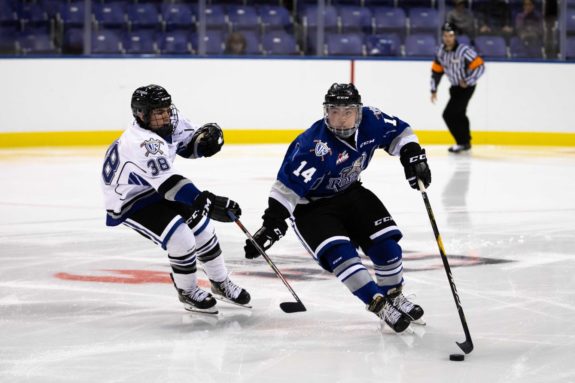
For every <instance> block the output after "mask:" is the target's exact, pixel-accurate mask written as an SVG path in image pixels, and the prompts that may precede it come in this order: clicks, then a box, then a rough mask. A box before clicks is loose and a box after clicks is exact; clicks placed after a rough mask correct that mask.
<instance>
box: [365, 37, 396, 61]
mask: <svg viewBox="0 0 575 383" xmlns="http://www.w3.org/2000/svg"><path fill="white" fill-rule="evenodd" d="M366 52H367V55H368V56H400V55H401V40H400V38H399V35H398V34H397V33H389V34H382V35H371V36H367V38H366Z"/></svg>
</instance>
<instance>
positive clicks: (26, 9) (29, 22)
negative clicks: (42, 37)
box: [17, 3, 50, 30]
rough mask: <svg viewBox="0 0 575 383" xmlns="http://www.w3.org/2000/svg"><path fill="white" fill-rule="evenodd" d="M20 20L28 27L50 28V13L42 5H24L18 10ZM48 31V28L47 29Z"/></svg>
mask: <svg viewBox="0 0 575 383" xmlns="http://www.w3.org/2000/svg"><path fill="white" fill-rule="evenodd" d="M17 14H18V19H19V20H20V21H21V22H23V23H24V24H25V25H26V26H33V27H40V26H42V27H49V26H50V20H49V19H48V13H47V12H46V11H45V10H44V8H43V7H42V6H41V5H40V4H36V3H22V4H21V5H20V7H19V9H18V12H17ZM46 30H48V28H46Z"/></svg>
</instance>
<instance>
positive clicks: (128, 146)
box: [102, 85, 250, 313]
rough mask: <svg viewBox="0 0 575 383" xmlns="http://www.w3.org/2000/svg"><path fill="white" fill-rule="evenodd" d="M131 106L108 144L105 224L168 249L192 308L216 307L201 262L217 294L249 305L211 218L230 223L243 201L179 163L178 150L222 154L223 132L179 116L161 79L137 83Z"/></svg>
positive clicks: (195, 155)
mask: <svg viewBox="0 0 575 383" xmlns="http://www.w3.org/2000/svg"><path fill="white" fill-rule="evenodd" d="M131 107H132V114H133V116H134V121H133V123H132V125H131V126H130V127H129V128H128V129H127V130H126V131H125V132H124V133H123V134H122V136H121V137H120V138H119V139H118V140H116V141H115V142H114V143H113V144H112V145H111V146H110V147H109V149H108V151H107V152H106V158H105V160H104V165H103V168H102V188H103V192H104V198H105V205H106V210H107V221H106V224H107V225H108V226H116V225H120V224H124V225H126V226H128V227H130V228H132V229H133V230H135V231H136V232H138V233H139V234H141V235H142V236H144V237H146V238H147V239H149V240H151V241H153V242H154V243H156V244H157V245H159V246H161V247H162V248H163V249H164V250H167V251H168V258H169V261H170V266H171V268H172V274H171V276H172V280H173V282H174V286H175V287H176V290H177V293H178V297H179V299H180V301H181V302H182V303H183V304H184V307H185V308H186V310H189V311H201V312H207V313H217V309H216V301H215V299H214V297H213V296H212V294H210V293H209V292H207V291H205V290H203V289H201V288H200V287H198V284H197V276H196V269H197V267H196V262H197V261H199V262H200V264H201V265H202V266H203V269H204V271H205V272H206V274H207V276H208V278H209V279H210V282H211V291H212V293H214V294H215V295H216V296H218V297H221V298H222V299H223V300H227V301H229V302H231V303H236V304H239V305H246V304H247V303H248V302H249V301H250V295H249V293H248V292H247V291H246V290H245V289H243V288H241V287H239V286H238V285H236V284H235V283H233V282H232V281H231V280H230V278H229V273H228V270H227V268H226V265H225V263H224V258H223V256H222V254H221V253H222V251H221V249H220V245H219V242H218V238H217V236H216V233H215V229H214V226H213V225H212V223H211V219H214V220H216V221H220V222H230V219H229V217H228V211H231V212H233V213H234V215H236V216H239V215H240V214H241V209H240V207H239V205H238V204H237V203H236V202H234V201H232V200H231V199H229V198H226V197H220V196H216V195H214V194H212V193H210V192H208V191H206V190H204V191H200V189H198V188H197V187H196V185H194V183H193V182H192V181H191V180H189V179H188V178H186V177H184V176H183V175H181V174H179V173H178V172H177V171H176V170H175V169H174V168H173V162H174V160H175V158H176V155H179V156H181V157H185V158H199V157H210V156H212V155H214V154H216V153H217V152H219V151H220V149H221V147H222V145H223V144H224V137H223V132H222V130H221V129H220V127H219V126H218V125H217V124H215V123H209V124H205V125H203V126H201V127H199V126H196V125H194V124H192V123H190V122H189V121H188V120H187V119H185V118H183V117H181V116H179V113H178V110H177V109H176V108H175V106H174V105H173V104H172V98H171V96H170V94H169V93H168V92H167V91H166V90H165V89H164V88H162V87H161V86H158V85H148V86H143V87H140V88H138V89H136V90H135V91H134V93H133V95H132V101H131Z"/></svg>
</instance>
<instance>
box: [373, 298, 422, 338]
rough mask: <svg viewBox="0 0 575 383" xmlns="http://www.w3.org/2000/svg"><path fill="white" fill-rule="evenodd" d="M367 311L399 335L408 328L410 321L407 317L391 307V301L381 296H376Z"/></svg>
mask: <svg viewBox="0 0 575 383" xmlns="http://www.w3.org/2000/svg"><path fill="white" fill-rule="evenodd" d="M367 309H368V310H369V311H371V312H372V313H374V314H375V315H377V316H378V317H380V318H381V319H382V320H383V321H385V323H386V324H387V325H388V326H389V327H391V328H392V329H393V331H395V332H397V333H400V332H403V331H405V329H406V328H407V327H409V323H410V322H411V319H410V317H409V316H408V315H406V314H404V313H402V312H401V311H399V310H398V309H397V308H395V307H394V306H393V304H392V303H391V300H390V299H389V298H387V297H384V296H383V295H381V294H376V295H375V296H374V297H373V300H372V301H371V303H370V304H369V305H368V306H367Z"/></svg>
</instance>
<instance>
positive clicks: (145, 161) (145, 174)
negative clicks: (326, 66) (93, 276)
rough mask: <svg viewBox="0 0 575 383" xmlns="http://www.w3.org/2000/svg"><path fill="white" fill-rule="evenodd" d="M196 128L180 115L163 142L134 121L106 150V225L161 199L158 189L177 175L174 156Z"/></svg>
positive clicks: (103, 175) (104, 170)
mask: <svg viewBox="0 0 575 383" xmlns="http://www.w3.org/2000/svg"><path fill="white" fill-rule="evenodd" d="M197 129H199V126H197V125H194V124H192V123H191V122H190V121H188V120H187V119H185V118H182V116H181V115H180V118H179V120H178V124H177V126H176V127H175V129H174V132H173V134H172V136H171V139H170V138H167V139H164V138H162V137H160V136H159V135H158V134H156V133H154V132H153V131H151V130H147V129H143V128H141V127H140V126H139V125H138V123H137V122H136V121H135V120H134V122H133V123H132V126H130V127H129V128H128V129H126V130H125V131H124V133H123V134H122V135H121V136H120V138H119V139H117V140H116V141H115V142H114V143H113V144H112V145H111V146H110V147H109V148H108V151H107V152H106V158H105V160H104V165H103V168H102V179H101V184H102V189H103V192H104V200H105V206H106V210H107V212H108V215H107V221H106V224H107V225H108V226H115V225H118V224H120V223H121V222H123V221H124V219H125V216H126V215H127V214H128V213H129V212H130V211H134V210H135V209H137V208H141V207H143V206H146V205H148V204H150V203H153V202H156V201H159V200H161V199H162V198H164V196H163V195H161V194H159V193H158V188H159V187H160V185H162V183H164V182H165V181H166V180H167V179H168V178H170V177H172V176H174V175H177V174H178V173H177V172H176V171H175V170H174V168H173V166H172V164H173V162H174V160H175V159H176V154H178V151H180V152H181V151H182V149H184V148H186V146H187V144H188V143H189V142H190V141H191V139H192V137H193V134H194V132H195V131H196V130H197ZM191 158H194V157H193V156H192V157H191ZM186 181H187V183H190V182H189V180H186ZM168 199H171V200H173V198H168ZM190 202H191V201H190Z"/></svg>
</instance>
